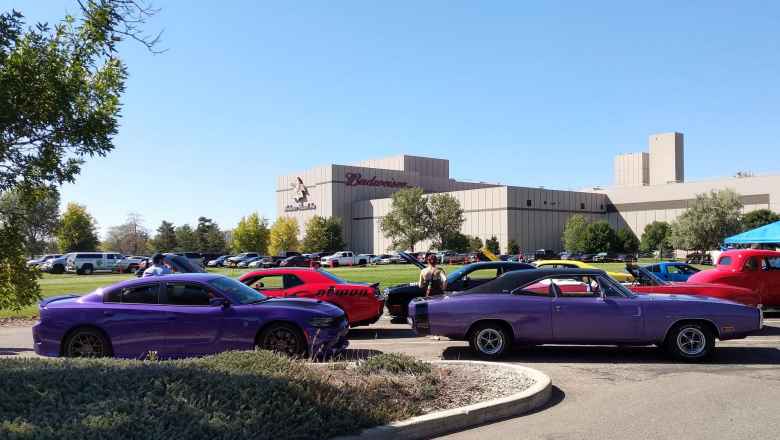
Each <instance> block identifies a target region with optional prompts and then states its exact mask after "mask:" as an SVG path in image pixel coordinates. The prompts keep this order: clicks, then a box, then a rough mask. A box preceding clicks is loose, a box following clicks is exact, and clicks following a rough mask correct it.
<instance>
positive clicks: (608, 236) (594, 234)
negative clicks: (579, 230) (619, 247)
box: [585, 221, 617, 253]
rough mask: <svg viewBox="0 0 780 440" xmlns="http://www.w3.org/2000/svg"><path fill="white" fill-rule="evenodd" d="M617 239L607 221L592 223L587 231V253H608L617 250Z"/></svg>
mask: <svg viewBox="0 0 780 440" xmlns="http://www.w3.org/2000/svg"><path fill="white" fill-rule="evenodd" d="M616 241H617V237H616V236H615V230H614V229H612V226H610V225H609V223H607V222H605V221H597V222H593V223H590V224H589V225H588V227H587V229H586V230H585V252H592V253H597V252H607V251H610V250H613V249H614V248H615V243H616Z"/></svg>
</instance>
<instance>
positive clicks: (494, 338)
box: [476, 328, 504, 355]
mask: <svg viewBox="0 0 780 440" xmlns="http://www.w3.org/2000/svg"><path fill="white" fill-rule="evenodd" d="M476 343H477V348H478V349H479V351H480V352H482V353H484V354H486V355H494V354H496V353H499V352H501V350H502V349H503V348H504V335H503V334H502V333H501V332H500V331H498V330H496V329H493V328H485V329H482V330H480V331H479V332H478V333H477V337H476Z"/></svg>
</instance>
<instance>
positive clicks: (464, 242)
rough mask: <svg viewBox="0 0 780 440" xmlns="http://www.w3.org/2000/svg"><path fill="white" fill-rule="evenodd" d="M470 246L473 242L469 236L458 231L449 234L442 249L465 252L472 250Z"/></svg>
mask: <svg viewBox="0 0 780 440" xmlns="http://www.w3.org/2000/svg"><path fill="white" fill-rule="evenodd" d="M470 246H471V243H470V242H469V237H468V236H467V235H465V234H463V233H461V232H456V233H455V234H450V235H448V236H447V240H446V241H445V242H444V245H443V246H442V249H448V250H451V251H455V252H458V253H464V252H468V251H469V250H470ZM480 246H481V243H480Z"/></svg>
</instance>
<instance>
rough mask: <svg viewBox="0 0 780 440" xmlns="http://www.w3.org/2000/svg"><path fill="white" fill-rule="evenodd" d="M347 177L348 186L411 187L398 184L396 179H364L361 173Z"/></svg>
mask: <svg viewBox="0 0 780 440" xmlns="http://www.w3.org/2000/svg"><path fill="white" fill-rule="evenodd" d="M345 177H346V178H347V181H346V182H345V183H346V185H347V186H382V187H385V188H406V187H407V186H409V185H408V184H407V183H406V182H398V181H396V180H394V179H390V180H381V179H377V178H376V176H374V177H372V178H370V179H368V178H364V177H363V175H362V174H360V173H347V174H346V176H345Z"/></svg>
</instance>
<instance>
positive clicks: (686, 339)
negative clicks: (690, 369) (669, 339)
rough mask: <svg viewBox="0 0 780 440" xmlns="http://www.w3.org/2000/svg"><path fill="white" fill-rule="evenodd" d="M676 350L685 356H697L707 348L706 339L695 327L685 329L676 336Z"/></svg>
mask: <svg viewBox="0 0 780 440" xmlns="http://www.w3.org/2000/svg"><path fill="white" fill-rule="evenodd" d="M677 348H678V349H679V350H680V351H681V352H683V353H685V354H686V355H687V356H698V355H700V354H701V353H702V352H703V351H704V350H705V349H706V348H707V337H706V336H704V333H703V332H702V331H701V330H699V329H698V328H696V327H685V328H683V329H681V330H680V332H679V333H678V334H677Z"/></svg>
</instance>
